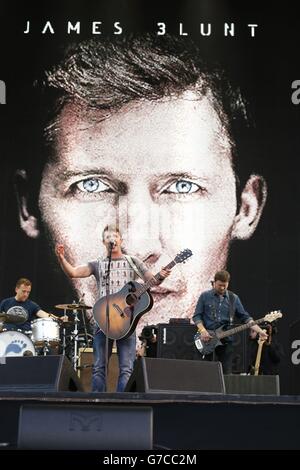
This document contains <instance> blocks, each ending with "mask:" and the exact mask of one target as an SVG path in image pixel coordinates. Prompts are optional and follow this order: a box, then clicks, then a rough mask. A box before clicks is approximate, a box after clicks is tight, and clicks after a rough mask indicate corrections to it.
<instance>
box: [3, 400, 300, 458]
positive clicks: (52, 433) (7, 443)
mask: <svg viewBox="0 0 300 470" xmlns="http://www.w3.org/2000/svg"><path fill="white" fill-rule="evenodd" d="M0 415H1V423H2V425H1V427H0V446H1V448H2V449H6V450H14V449H19V448H24V449H60V450H62V449H65V450H70V449H74V450H75V449H76V450H97V449H99V450H104V449H106V450H108V449H128V450H132V449H154V450H175V449H177V450H185V449H186V450H188V449H190V450H212V449H214V450H217V449H218V450H232V449H235V450H237V449H243V450H248V449H256V450H257V449H268V450H269V449H274V450H279V449H283V450H284V449H290V450H293V449H300V441H299V423H300V396H273V395H268V396H267V395H228V394H211V393H188V392H181V393H177V392H176V393H167V392H165V393H83V392H41V391H37V392H32V391H30V392H28V393H26V392H24V391H22V392H20V391H2V392H1V393H0ZM130 436H132V438H130Z"/></svg>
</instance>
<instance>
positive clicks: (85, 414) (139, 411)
mask: <svg viewBox="0 0 300 470" xmlns="http://www.w3.org/2000/svg"><path fill="white" fill-rule="evenodd" d="M152 415H153V410H152V408H151V407H146V406H125V405H122V406H112V405H111V404H110V405H109V406H103V405H101V404H97V406H90V405H89V406H86V405H85V406H84V405H70V404H68V406H66V405H23V406H22V407H21V409H20V415H19V432H18V448H20V449H34V450H37V449H38V450H39V449H42V450H45V449H58V450H71V449H73V450H74V451H76V450H78V449H79V450H88V449H94V450H98V449H102V450H107V449H110V450H111V449H117V450H123V449H126V450H135V449H148V450H150V449H152V435H153V417H152Z"/></svg>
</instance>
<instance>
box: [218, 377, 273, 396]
mask: <svg viewBox="0 0 300 470" xmlns="http://www.w3.org/2000/svg"><path fill="white" fill-rule="evenodd" d="M224 380H225V388H226V393H229V394H233V395H235V394H238V395H280V386H279V375H234V374H232V375H224Z"/></svg>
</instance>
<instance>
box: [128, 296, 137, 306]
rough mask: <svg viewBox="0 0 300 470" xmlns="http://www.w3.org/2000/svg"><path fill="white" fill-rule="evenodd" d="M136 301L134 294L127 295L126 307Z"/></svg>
mask: <svg viewBox="0 0 300 470" xmlns="http://www.w3.org/2000/svg"><path fill="white" fill-rule="evenodd" d="M136 301H137V296H136V295H135V294H129V295H127V297H126V303H127V305H133V304H134V303H135V302H136Z"/></svg>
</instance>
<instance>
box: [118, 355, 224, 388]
mask: <svg viewBox="0 0 300 470" xmlns="http://www.w3.org/2000/svg"><path fill="white" fill-rule="evenodd" d="M125 391H126V392H146V393H148V392H158V393H172V392H190V393H195V392H201V393H225V386H224V378H223V372H222V365H221V363H220V362H209V361H187V360H184V359H161V358H152V357H142V358H140V359H138V360H137V361H136V363H135V367H134V370H133V373H132V375H131V377H130V379H129V381H128V384H127V386H126V389H125Z"/></svg>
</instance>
